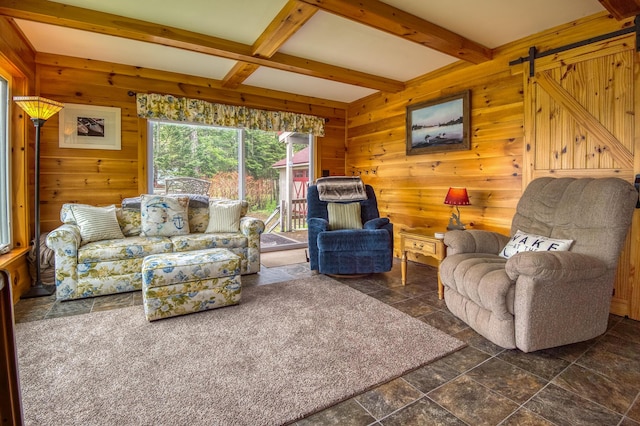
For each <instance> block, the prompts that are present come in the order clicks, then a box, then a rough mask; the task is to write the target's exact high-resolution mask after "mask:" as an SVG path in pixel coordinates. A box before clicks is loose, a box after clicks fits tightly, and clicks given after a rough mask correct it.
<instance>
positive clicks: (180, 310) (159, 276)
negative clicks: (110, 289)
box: [142, 248, 241, 321]
mask: <svg viewBox="0 0 640 426" xmlns="http://www.w3.org/2000/svg"><path fill="white" fill-rule="evenodd" d="M240 293H241V281H240V257H239V256H236V255H235V254H233V253H232V252H231V251H229V250H227V249H221V248H214V249H205V250H196V251H189V252H177V253H162V254H153V255H150V256H147V257H145V258H144V260H143V261H142V298H143V305H144V313H145V315H146V317H147V320H149V321H154V320H157V319H161V318H168V317H173V316H177V315H184V314H189V313H192V312H199V311H205V310H208V309H215V308H220V307H222V306H228V305H235V304H237V303H238V302H240Z"/></svg>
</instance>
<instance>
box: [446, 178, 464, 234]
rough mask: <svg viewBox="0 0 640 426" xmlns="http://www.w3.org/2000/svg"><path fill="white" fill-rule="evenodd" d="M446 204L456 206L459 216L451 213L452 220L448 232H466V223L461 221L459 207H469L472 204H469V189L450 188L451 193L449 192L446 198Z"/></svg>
mask: <svg viewBox="0 0 640 426" xmlns="http://www.w3.org/2000/svg"><path fill="white" fill-rule="evenodd" d="M444 203H445V204H448V205H451V206H456V211H457V212H458V214H457V215H456V214H455V213H451V218H449V225H447V229H448V230H450V231H451V230H454V229H461V230H464V229H465V227H464V223H462V222H461V221H460V208H458V206H468V205H470V204H471V203H470V202H469V195H468V194H467V188H449V192H447V196H446V197H445V198H444Z"/></svg>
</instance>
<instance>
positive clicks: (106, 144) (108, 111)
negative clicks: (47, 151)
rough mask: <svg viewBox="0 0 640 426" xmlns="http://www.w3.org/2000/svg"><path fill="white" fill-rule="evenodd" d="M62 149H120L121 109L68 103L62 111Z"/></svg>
mask: <svg viewBox="0 0 640 426" xmlns="http://www.w3.org/2000/svg"><path fill="white" fill-rule="evenodd" d="M59 120H60V121H59V125H58V132H59V134H58V136H59V146H60V148H84V149H112V150H119V149H120V147H121V142H120V108H112V107H103V106H95V105H80V104H65V105H64V108H63V109H61V110H60V119H59Z"/></svg>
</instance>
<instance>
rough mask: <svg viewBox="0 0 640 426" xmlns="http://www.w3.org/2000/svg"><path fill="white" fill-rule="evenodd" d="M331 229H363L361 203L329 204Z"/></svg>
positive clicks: (328, 211)
mask: <svg viewBox="0 0 640 426" xmlns="http://www.w3.org/2000/svg"><path fill="white" fill-rule="evenodd" d="M327 213H329V229H331V230H332V231H335V230H338V229H362V217H361V216H360V203H346V204H344V203H328V204H327Z"/></svg>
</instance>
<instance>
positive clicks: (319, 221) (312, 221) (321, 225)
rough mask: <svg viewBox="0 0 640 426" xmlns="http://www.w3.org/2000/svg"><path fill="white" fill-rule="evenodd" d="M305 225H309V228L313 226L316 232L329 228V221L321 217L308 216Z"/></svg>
mask: <svg viewBox="0 0 640 426" xmlns="http://www.w3.org/2000/svg"><path fill="white" fill-rule="evenodd" d="M307 225H309V229H311V228H314V229H315V230H316V232H322V231H328V230H329V221H328V220H325V219H323V218H321V217H310V218H309V219H307Z"/></svg>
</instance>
